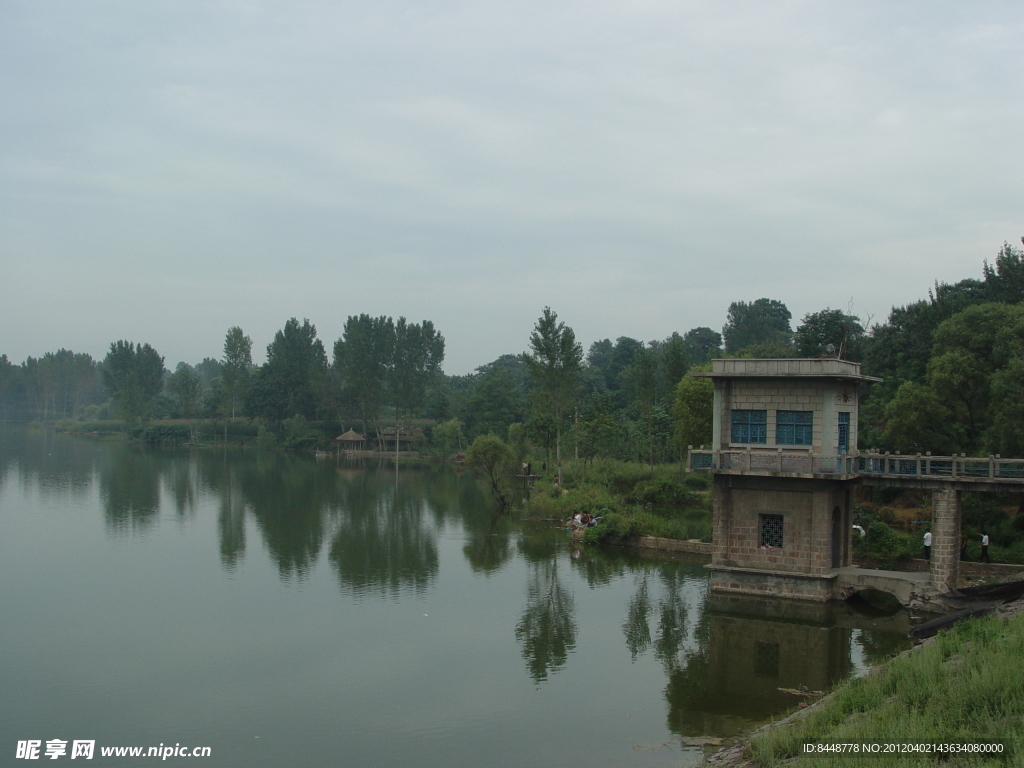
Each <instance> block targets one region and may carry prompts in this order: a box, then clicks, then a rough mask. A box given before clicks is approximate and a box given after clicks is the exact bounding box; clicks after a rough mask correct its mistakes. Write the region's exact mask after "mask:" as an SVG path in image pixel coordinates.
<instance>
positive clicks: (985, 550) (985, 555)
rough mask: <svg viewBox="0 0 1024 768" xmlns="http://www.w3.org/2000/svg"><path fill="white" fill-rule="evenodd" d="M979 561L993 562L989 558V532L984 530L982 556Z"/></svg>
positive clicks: (982, 533) (982, 534)
mask: <svg viewBox="0 0 1024 768" xmlns="http://www.w3.org/2000/svg"><path fill="white" fill-rule="evenodd" d="M978 562H979V563H991V562H992V561H991V560H989V559H988V534H987V533H985V532H984V531H982V532H981V557H979V558H978Z"/></svg>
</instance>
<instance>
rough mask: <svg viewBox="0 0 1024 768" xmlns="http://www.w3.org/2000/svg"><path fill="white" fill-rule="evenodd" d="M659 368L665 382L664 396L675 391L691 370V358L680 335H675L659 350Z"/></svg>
mask: <svg viewBox="0 0 1024 768" xmlns="http://www.w3.org/2000/svg"><path fill="white" fill-rule="evenodd" d="M658 364H659V368H660V371H661V376H662V380H663V382H664V383H663V385H662V389H661V392H662V396H664V394H665V393H666V392H668V393H671V392H673V391H675V388H676V384H678V383H679V382H680V381H681V380H682V378H683V376H685V375H686V371H687V370H689V368H690V356H689V354H688V353H687V351H686V342H685V341H683V337H682V336H680V335H679V334H678V333H673V334H672V335H671V336H669V337H668V338H667V339H665V341H664V342H662V344H661V346H660V348H659V361H658Z"/></svg>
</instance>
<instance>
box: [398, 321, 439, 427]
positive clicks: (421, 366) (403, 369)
mask: <svg viewBox="0 0 1024 768" xmlns="http://www.w3.org/2000/svg"><path fill="white" fill-rule="evenodd" d="M442 362H444V336H442V335H441V334H440V333H438V332H437V329H435V328H434V324H433V323H432V322H430V321H429V320H424V321H423V322H422V323H409V322H407V321H406V319H405V318H404V317H400V318H398V322H396V323H395V345H394V353H393V358H392V364H391V393H392V397H393V400H394V405H395V408H396V409H397V411H398V412H399V413H405V414H408V413H411V412H412V411H413V410H414V409H416V408H421V407H422V406H423V403H424V398H425V395H426V391H427V385H428V384H429V383H430V381H431V379H433V378H434V377H436V376H437V375H438V373H439V372H440V371H441V363H442Z"/></svg>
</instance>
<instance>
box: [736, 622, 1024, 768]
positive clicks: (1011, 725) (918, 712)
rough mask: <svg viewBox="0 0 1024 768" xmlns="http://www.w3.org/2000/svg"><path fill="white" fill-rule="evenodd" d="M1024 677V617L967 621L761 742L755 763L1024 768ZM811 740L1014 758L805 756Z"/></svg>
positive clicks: (770, 767)
mask: <svg viewBox="0 0 1024 768" xmlns="http://www.w3.org/2000/svg"><path fill="white" fill-rule="evenodd" d="M1022 672H1024V614H1017V615H1015V616H1013V617H1011V618H1009V619H1007V618H1002V617H998V616H989V617H986V618H982V619H973V620H970V621H966V622H962V623H960V624H958V625H956V626H955V627H953V628H952V629H950V630H948V631H946V632H943V633H941V634H940V635H939V636H938V637H937V638H936V639H935V641H934V642H932V643H931V644H929V645H926V646H925V647H923V648H918V649H916V650H915V651H913V652H911V653H908V654H905V655H903V656H900V657H897V658H895V659H892V660H891V661H889V662H888V663H886V664H884V665H883V666H881V667H879V668H878V669H876V670H874V672H873V673H872V674H870V675H867V676H866V677H862V678H859V679H856V680H851V681H848V682H846V683H844V684H842V685H840V686H839V687H838V688H837V689H836V691H835V692H834V693H833V694H832V696H831V697H829V698H828V699H826V700H824V701H822V702H821V703H820V704H819V705H818V706H816V707H814V708H813V709H812V710H810V711H809V712H808V713H807V716H806V717H799V718H794V719H793V720H791V721H788V722H787V723H785V724H784V725H782V726H779V727H777V728H772V729H769V730H767V731H764V732H762V733H759V734H757V735H755V736H754V737H753V739H752V741H751V745H750V757H751V758H752V759H753V760H754V763H755V765H758V766H761V767H762V768H774V767H775V766H778V765H781V764H783V761H786V760H790V759H791V758H796V757H799V758H800V759H798V760H796V761H795V762H794V763H793V764H795V765H799V766H808V768H810V767H811V766H836V768H840V767H841V768H853V766H858V765H864V766H871V768H889V767H890V766H892V767H895V766H921V765H948V766H960V765H963V766H972V768H980V767H981V766H989V765H1000V766H1003V765H1020V764H1021V761H1022V760H1024V686H1022V685H1021V673H1022ZM814 741H819V742H837V743H860V742H868V741H870V742H886V741H892V742H936V743H970V742H986V741H988V742H992V741H1002V742H1003V743H1004V744H1005V747H1006V750H1007V752H1008V753H1009V754H1010V757H1009V758H1003V759H998V758H985V757H981V756H978V755H969V756H963V757H950V758H944V759H942V760H939V759H937V758H936V756H935V755H931V756H925V757H922V756H920V755H905V756H893V757H886V756H872V757H863V756H861V757H858V756H856V755H852V754H842V755H835V756H831V755H829V756H822V757H819V756H815V757H800V756H801V755H803V745H804V744H805V743H808V742H814ZM1004 754H1005V753H1004ZM789 764H790V763H786V765H789Z"/></svg>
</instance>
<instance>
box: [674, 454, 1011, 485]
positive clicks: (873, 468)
mask: <svg viewBox="0 0 1024 768" xmlns="http://www.w3.org/2000/svg"><path fill="white" fill-rule="evenodd" d="M687 467H688V468H689V469H691V470H693V471H694V472H750V473H753V474H767V473H770V474H795V475H824V476H828V475H832V476H835V475H863V476H867V477H898V478H922V479H925V478H950V479H965V480H966V479H988V480H996V481H998V480H1004V481H1018V482H1022V481H1024V459H1004V458H1001V457H999V456H989V457H987V458H982V457H974V456H931V455H929V454H924V455H907V454H899V453H892V454H890V453H874V452H869V453H856V454H819V453H804V452H796V451H789V450H776V451H771V450H756V449H753V450H750V449H729V450H721V451H713V450H704V449H703V448H699V449H697V448H691V449H690V450H689V455H688V457H687Z"/></svg>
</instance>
